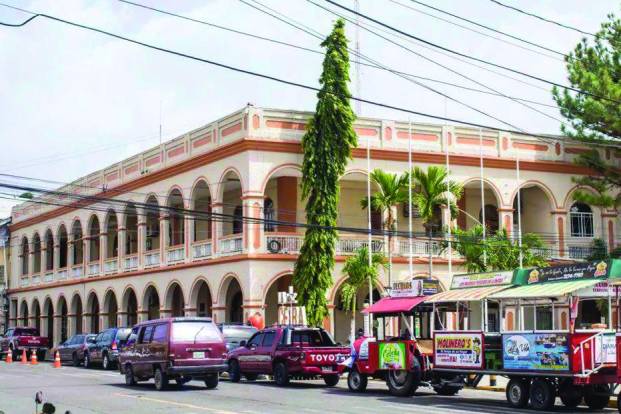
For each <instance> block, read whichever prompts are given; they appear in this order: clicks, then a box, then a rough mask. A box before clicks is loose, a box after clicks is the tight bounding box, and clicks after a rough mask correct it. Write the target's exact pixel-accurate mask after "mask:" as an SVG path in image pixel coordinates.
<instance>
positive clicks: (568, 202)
mask: <svg viewBox="0 0 621 414" xmlns="http://www.w3.org/2000/svg"><path fill="white" fill-rule="evenodd" d="M578 190H582V191H588V192H589V193H591V194H593V195H597V191H595V189H594V188H593V187H590V186H586V185H580V184H578V185H575V186H573V187H572V188H571V189H570V190H569V191H568V192H567V194H566V195H565V199H564V200H563V205H562V206H561V207H562V208H563V209H564V210H567V211H569V209H570V208H571V206H572V205H573V204H574V203H575V200H574V198H573V196H574V194H575V193H576V191H578ZM589 207H591V209H594V210H595V209H599V207H594V206H589Z"/></svg>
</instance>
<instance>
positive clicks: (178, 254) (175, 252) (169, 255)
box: [166, 245, 185, 264]
mask: <svg viewBox="0 0 621 414" xmlns="http://www.w3.org/2000/svg"><path fill="white" fill-rule="evenodd" d="M184 256H185V247H184V246H183V245H181V246H172V247H169V248H168V250H166V262H167V263H168V264H175V263H179V262H182V261H183V259H184Z"/></svg>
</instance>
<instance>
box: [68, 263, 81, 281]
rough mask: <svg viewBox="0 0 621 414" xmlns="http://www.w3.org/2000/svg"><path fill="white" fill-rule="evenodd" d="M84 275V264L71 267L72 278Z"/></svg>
mask: <svg viewBox="0 0 621 414" xmlns="http://www.w3.org/2000/svg"><path fill="white" fill-rule="evenodd" d="M82 276H84V266H82V265H81V264H79V265H75V266H72V267H71V277H72V278H76V279H77V278H79V277H82Z"/></svg>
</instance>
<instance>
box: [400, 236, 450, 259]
mask: <svg viewBox="0 0 621 414" xmlns="http://www.w3.org/2000/svg"><path fill="white" fill-rule="evenodd" d="M430 250H431V255H432V256H438V255H439V254H440V250H441V247H440V242H437V241H433V240H432V241H431V242H429V241H420V240H412V255H413V256H429V251H430ZM453 254H455V251H453ZM396 255H398V256H409V255H410V241H409V240H408V239H407V238H405V239H400V240H399V249H398V251H397V254H396Z"/></svg>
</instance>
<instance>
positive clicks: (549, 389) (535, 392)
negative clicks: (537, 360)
mask: <svg viewBox="0 0 621 414" xmlns="http://www.w3.org/2000/svg"><path fill="white" fill-rule="evenodd" d="M555 399H556V392H555V390H554V386H553V385H552V383H551V382H550V381H548V380H546V379H539V378H537V379H535V380H533V382H532V384H530V406H531V407H532V408H533V409H535V410H539V411H549V410H551V409H552V407H554V400H555Z"/></svg>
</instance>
